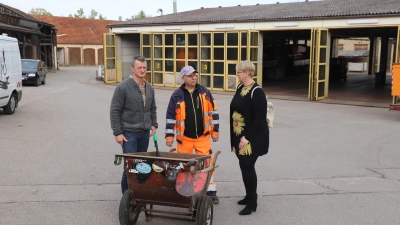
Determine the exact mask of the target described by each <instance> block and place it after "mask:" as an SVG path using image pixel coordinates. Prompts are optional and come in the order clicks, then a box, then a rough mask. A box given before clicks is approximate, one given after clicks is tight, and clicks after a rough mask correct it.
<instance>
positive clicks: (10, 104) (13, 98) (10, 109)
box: [3, 93, 18, 115]
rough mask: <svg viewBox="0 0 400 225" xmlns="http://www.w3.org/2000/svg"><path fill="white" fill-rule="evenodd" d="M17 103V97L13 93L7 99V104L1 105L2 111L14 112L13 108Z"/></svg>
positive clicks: (8, 113)
mask: <svg viewBox="0 0 400 225" xmlns="http://www.w3.org/2000/svg"><path fill="white" fill-rule="evenodd" d="M17 103H18V97H17V95H16V94H15V93H14V94H12V95H11V97H10V100H9V101H8V104H7V105H6V106H4V107H3V110H4V113H5V114H7V115H11V114H14V112H15V108H17Z"/></svg>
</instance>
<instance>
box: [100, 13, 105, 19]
mask: <svg viewBox="0 0 400 225" xmlns="http://www.w3.org/2000/svg"><path fill="white" fill-rule="evenodd" d="M106 19H107V18H106V17H105V16H103V15H102V14H101V13H100V14H99V20H106Z"/></svg>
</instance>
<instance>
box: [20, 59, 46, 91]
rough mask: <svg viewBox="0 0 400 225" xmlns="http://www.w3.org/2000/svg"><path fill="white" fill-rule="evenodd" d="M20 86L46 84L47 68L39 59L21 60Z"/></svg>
mask: <svg viewBox="0 0 400 225" xmlns="http://www.w3.org/2000/svg"><path fill="white" fill-rule="evenodd" d="M21 68H22V84H33V85H35V86H36V87H37V86H39V85H40V84H46V73H47V67H46V63H44V62H43V61H42V60H40V59H21Z"/></svg>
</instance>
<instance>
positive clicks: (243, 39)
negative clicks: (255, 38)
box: [241, 32, 247, 46]
mask: <svg viewBox="0 0 400 225" xmlns="http://www.w3.org/2000/svg"><path fill="white" fill-rule="evenodd" d="M241 34H242V41H241V43H242V46H246V45H247V33H246V32H243V33H241Z"/></svg>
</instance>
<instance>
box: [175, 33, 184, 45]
mask: <svg viewBox="0 0 400 225" xmlns="http://www.w3.org/2000/svg"><path fill="white" fill-rule="evenodd" d="M176 45H185V35H184V34H177V35H176Z"/></svg>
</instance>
